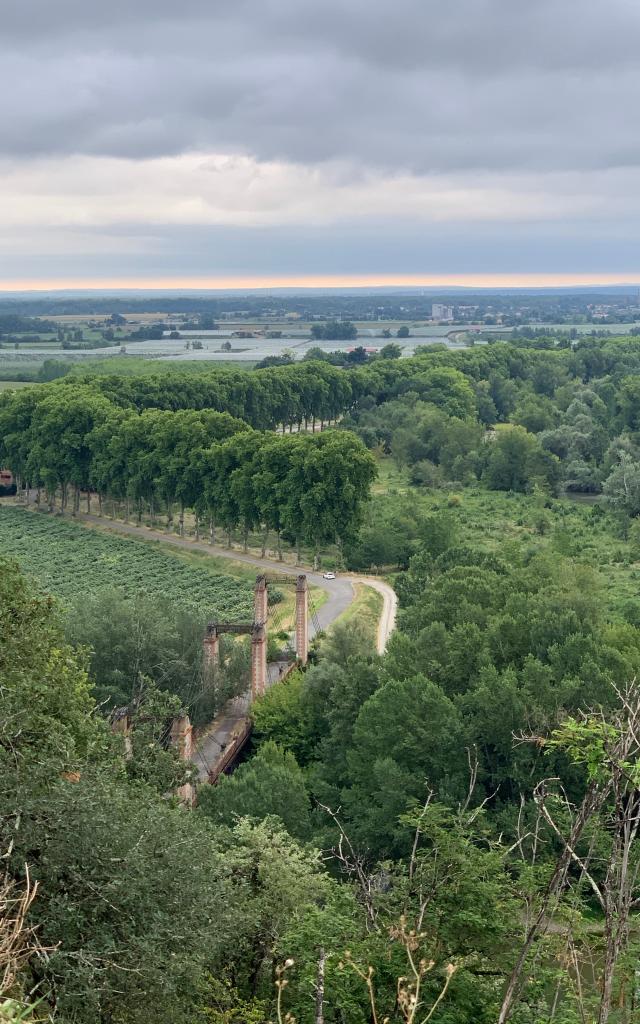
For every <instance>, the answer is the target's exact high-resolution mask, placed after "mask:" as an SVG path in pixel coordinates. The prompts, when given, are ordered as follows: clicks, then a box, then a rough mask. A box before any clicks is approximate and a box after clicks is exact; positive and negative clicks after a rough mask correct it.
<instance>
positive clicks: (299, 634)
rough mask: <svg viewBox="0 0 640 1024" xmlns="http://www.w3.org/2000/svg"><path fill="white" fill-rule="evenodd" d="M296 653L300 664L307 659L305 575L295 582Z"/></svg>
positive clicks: (307, 606)
mask: <svg viewBox="0 0 640 1024" xmlns="http://www.w3.org/2000/svg"><path fill="white" fill-rule="evenodd" d="M296 655H297V658H298V661H299V662H300V664H301V665H306V664H307V661H308V660H309V587H308V585H307V577H306V576H298V581H297V583H296Z"/></svg>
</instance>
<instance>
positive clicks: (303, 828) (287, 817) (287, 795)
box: [198, 741, 311, 840]
mask: <svg viewBox="0 0 640 1024" xmlns="http://www.w3.org/2000/svg"><path fill="white" fill-rule="evenodd" d="M198 803H199V809H200V811H201V813H203V814H205V815H207V817H209V818H211V820H212V821H214V822H216V823H218V824H221V825H232V824H233V823H234V822H235V821H236V820H237V819H238V818H240V817H248V818H255V819H258V820H261V819H263V818H268V817H277V818H279V819H280V821H281V822H282V824H283V825H284V827H285V828H286V830H287V832H288V833H289V835H292V836H294V837H295V838H296V839H300V840H306V839H308V838H309V836H310V833H311V818H310V803H309V796H308V794H307V790H306V786H305V782H304V777H303V775H302V772H301V771H300V768H299V766H298V764H297V762H296V759H295V757H294V756H293V754H292V753H291V752H290V751H287V750H283V749H282V748H281V747H279V746H278V745H277V744H276V743H273V742H272V741H269V742H267V743H263V744H262V745H261V746H260V748H259V750H258V752H257V754H256V756H255V757H254V758H252V759H251V761H248V762H246V763H245V764H243V765H240V766H239V767H238V768H237V769H236V771H235V772H234V773H233V775H229V776H227V775H223V776H222V777H221V778H220V780H219V781H218V784H217V785H216V786H215V787H214V786H204V787H203V788H202V789H201V791H200V795H199V801H198Z"/></svg>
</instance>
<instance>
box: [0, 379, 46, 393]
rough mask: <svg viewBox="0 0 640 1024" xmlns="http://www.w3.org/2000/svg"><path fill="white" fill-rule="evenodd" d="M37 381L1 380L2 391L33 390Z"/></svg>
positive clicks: (0, 388)
mask: <svg viewBox="0 0 640 1024" xmlns="http://www.w3.org/2000/svg"><path fill="white" fill-rule="evenodd" d="M34 383H37V382H36V381H31V380H0V391H15V390H16V389H17V388H31V387H33V385H34Z"/></svg>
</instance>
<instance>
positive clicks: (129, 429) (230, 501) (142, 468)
mask: <svg viewBox="0 0 640 1024" xmlns="http://www.w3.org/2000/svg"><path fill="white" fill-rule="evenodd" d="M0 464H2V465H3V466H6V467H8V468H10V469H11V470H12V472H13V473H14V475H15V476H16V478H17V481H18V484H19V486H20V487H24V488H25V489H26V492H27V495H28V494H29V491H30V490H31V491H33V490H36V491H38V492H40V491H44V492H45V498H46V500H48V502H49V504H50V506H51V507H53V505H54V504H55V502H56V500H58V499H59V500H60V501H61V502H62V504H63V506H65V507H66V506H67V504H68V503H69V502H70V503H71V506H72V508H73V509H74V510H77V509H78V508H79V504H80V495H81V492H84V493H85V495H86V500H87V507H90V501H91V495H92V494H96V495H97V496H98V500H99V501H100V502H102V501H103V500H104V499H107V498H109V499H112V500H115V501H121V502H126V503H127V505H130V504H131V503H133V506H134V508H135V509H136V510H137V512H138V515H139V516H140V515H141V514H142V510H143V508H149V509H150V510H151V512H152V514H153V513H154V511H160V510H161V509H162V510H164V511H166V512H167V514H168V516H169V522H171V520H172V519H173V515H174V508H179V516H180V521H181V528H183V523H184V511H185V509H192V510H194V512H195V514H196V522H197V527H198V524H199V523H202V522H204V523H206V524H207V527H208V528H209V529H215V527H220V528H221V529H224V530H226V531H228V533H229V534H231V533H232V532H233V531H236V530H240V531H242V532H243V533H244V536H245V538H246V537H247V536H248V534H249V533H250V532H252V531H255V530H261V531H263V533H264V535H265V536H266V534H267V533H268V532H271V531H273V532H274V533H275V534H276V535H277V537H278V538H281V537H284V538H285V539H286V540H288V541H291V542H297V543H298V544H300V543H301V542H304V543H305V544H309V545H311V546H313V547H315V548H316V549H317V548H318V547H319V546H320V545H323V544H327V543H334V542H336V541H338V542H340V541H342V540H345V539H347V538H348V537H350V536H352V535H353V533H354V531H355V530H356V529H357V527H358V525H359V522H360V519H361V515H362V509H363V504H364V502H365V500H366V498H367V496H368V493H369V487H370V484H371V482H372V480H373V479H374V477H375V472H376V469H375V462H374V460H373V458H372V456H371V455H370V454H369V453H368V452H367V451H366V449H365V447H364V446H363V444H362V443H361V441H360V440H359V439H358V438H356V437H355V436H354V435H353V434H351V433H348V432H346V431H328V432H324V433H316V434H307V433H302V432H298V433H290V434H285V435H283V434H279V433H275V432H273V431H258V430H254V429H253V428H252V427H250V426H249V425H248V424H247V423H245V422H244V421H242V420H240V419H237V418H235V417H233V416H231V415H230V414H229V413H228V412H216V411H214V410H211V409H200V410H193V409H186V410H177V411H175V412H172V411H169V410H166V409H144V410H143V411H142V412H138V411H137V409H136V408H131V407H128V408H123V407H121V406H118V405H116V404H114V403H113V402H112V401H110V400H109V399H108V398H107V397H106V396H104V395H102V394H100V393H99V392H98V391H96V389H95V387H94V386H93V384H92V383H88V384H79V383H77V382H76V384H75V386H73V387H69V386H68V385H66V386H62V385H60V384H52V385H48V386H46V387H38V388H33V389H26V390H24V391H21V392H19V393H15V394H11V395H9V396H7V397H5V398H4V399H3V400H2V403H1V404H0ZM39 497H40V495H38V498H39Z"/></svg>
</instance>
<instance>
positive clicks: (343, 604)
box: [75, 512, 398, 654]
mask: <svg viewBox="0 0 640 1024" xmlns="http://www.w3.org/2000/svg"><path fill="white" fill-rule="evenodd" d="M75 518H76V520H77V521H78V522H85V523H93V524H95V525H96V526H102V527H106V528H107V529H109V530H115V531H116V532H117V533H124V534H126V535H127V536H129V537H142V538H143V539H144V540H160V541H162V542H163V543H164V544H172V545H173V546H174V547H178V548H185V549H186V550H187V551H204V552H205V553H206V554H208V555H215V557H216V558H228V559H230V560H231V561H233V562H242V563H244V564H245V565H254V566H255V567H256V568H257V569H267V570H269V571H271V572H274V573H283V574H286V575H288V576H298V575H299V574H300V573H301V572H304V573H305V574H306V577H307V580H308V581H309V583H311V584H312V585H313V586H314V587H321V588H322V589H323V590H325V591H326V592H327V600H326V601H325V602H324V604H323V605H322V607H321V608H320V609H319V610H318V612H317V619H318V624H319V626H320V629H328V627H329V626H331V625H332V623H334V622H335V620H336V619H337V618H339V617H340V615H342V613H343V612H345V611H346V610H347V608H348V607H349V605H350V604H351V602H352V601H353V599H354V597H355V593H354V589H353V584H354V583H362V584H364V586H366V587H372V588H373V589H374V590H377V591H378V592H379V593H380V594H382V598H383V607H382V614H381V616H380V622H379V624H378V635H377V640H376V647H377V651H378V654H382V653H384V650H385V648H386V645H387V641H388V639H389V637H390V636H391V633H392V632H393V629H394V626H395V620H396V609H397V603H398V602H397V597H396V593H395V591H394V589H393V587H390V586H389V584H388V583H384V582H383V581H382V580H379V579H376V578H374V577H370V576H355V575H354V576H352V575H344V576H338V578H337V579H335V580H325V578H324V576H323V575H322V574H321V573H319V572H312V571H310V570H309V569H305V568H304V566H297V565H290V564H289V563H288V562H278V561H276V560H275V559H270V558H258V557H257V556H254V555H245V554H242V553H241V552H239V551H235V550H233V549H231V550H230V549H229V548H223V547H217V546H216V545H211V544H208V543H206V542H205V541H195V540H188V539H187V538H185V537H176V536H175V535H172V534H167V533H163V532H162V531H161V530H151V529H149V527H147V526H134V525H133V524H132V523H123V522H121V521H120V520H118V519H106V518H104V517H103V516H94V515H89V514H87V513H86V512H85V513H82V512H79V513H78V514H77V515H76V517H75ZM314 633H315V628H314V626H313V623H311V622H310V623H309V635H310V636H313V635H314Z"/></svg>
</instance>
